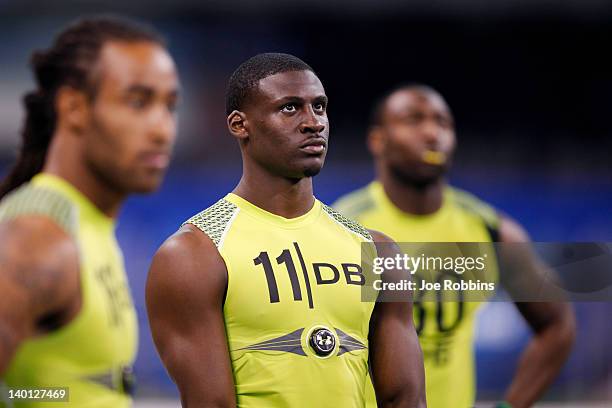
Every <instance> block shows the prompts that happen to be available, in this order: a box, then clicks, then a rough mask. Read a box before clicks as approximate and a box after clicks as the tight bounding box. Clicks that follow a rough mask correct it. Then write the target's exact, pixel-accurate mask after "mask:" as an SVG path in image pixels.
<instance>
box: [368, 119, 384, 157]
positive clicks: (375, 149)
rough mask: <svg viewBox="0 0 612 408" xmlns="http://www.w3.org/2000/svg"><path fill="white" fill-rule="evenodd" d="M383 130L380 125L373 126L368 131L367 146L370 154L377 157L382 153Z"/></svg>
mask: <svg viewBox="0 0 612 408" xmlns="http://www.w3.org/2000/svg"><path fill="white" fill-rule="evenodd" d="M384 138H385V135H384V131H383V130H382V128H381V127H380V126H373V127H372V128H370V131H369V132H368V148H369V149H370V153H372V156H374V157H379V156H380V155H382V153H383V149H384V145H385V140H384Z"/></svg>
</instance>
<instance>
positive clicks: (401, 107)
mask: <svg viewBox="0 0 612 408" xmlns="http://www.w3.org/2000/svg"><path fill="white" fill-rule="evenodd" d="M414 111H421V112H422V111H425V112H435V113H438V114H444V115H450V110H449V108H448V105H447V104H446V101H444V98H442V96H440V94H438V93H436V92H431V91H427V90H419V89H402V90H399V91H396V92H394V93H393V94H391V95H390V96H389V98H387V101H386V103H385V114H387V115H388V114H390V115H401V114H405V113H409V112H414Z"/></svg>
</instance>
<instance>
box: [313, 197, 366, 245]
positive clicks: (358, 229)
mask: <svg viewBox="0 0 612 408" xmlns="http://www.w3.org/2000/svg"><path fill="white" fill-rule="evenodd" d="M323 210H325V212H326V213H327V215H329V216H330V217H331V218H333V219H334V221H336V222H337V223H339V224H341V225H342V226H344V227H345V228H346V229H348V230H350V231H352V232H353V233H355V234H357V235H361V236H362V237H363V238H365V239H366V240H368V241H372V236H371V235H370V232H369V231H368V230H367V229H365V228H364V227H362V226H361V225H359V224H358V223H356V222H355V221H353V220H351V219H349V218H347V217H345V216H344V215H342V214H340V213H339V212H338V211H336V210H334V209H333V208H331V207H330V206H328V205H325V204H323Z"/></svg>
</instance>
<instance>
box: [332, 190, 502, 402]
mask: <svg viewBox="0 0 612 408" xmlns="http://www.w3.org/2000/svg"><path fill="white" fill-rule="evenodd" d="M334 208H335V209H336V210H338V211H339V212H340V213H342V214H343V215H346V216H347V217H349V218H352V219H354V220H356V221H357V222H359V223H360V224H362V225H364V226H365V227H367V228H370V229H374V230H378V231H381V232H383V233H384V234H387V235H389V236H390V237H391V238H392V239H393V240H394V241H396V242H398V243H402V242H423V243H427V242H490V241H497V224H498V217H497V215H496V213H495V211H494V210H493V209H492V208H491V207H490V206H488V205H487V204H485V203H483V202H481V201H480V200H478V199H476V198H475V197H473V196H472V195H470V194H468V193H465V192H462V191H460V190H457V189H454V188H451V187H447V188H446V189H445V191H444V199H443V204H442V207H441V208H440V209H439V210H438V211H436V212H435V213H433V214H428V215H412V214H407V213H405V212H403V211H401V210H400V209H399V208H397V207H396V206H395V205H394V204H393V203H392V202H391V201H390V200H389V198H388V197H387V196H386V194H385V192H384V189H383V187H382V185H381V184H380V183H379V182H372V183H370V184H369V185H368V186H366V187H364V188H362V189H360V190H357V191H354V192H352V193H350V194H348V195H346V196H344V197H341V198H340V199H339V200H338V201H337V202H336V203H335V204H334ZM480 305H481V303H478V302H441V303H436V302H421V303H418V302H415V304H414V307H413V311H414V313H413V314H414V323H415V327H416V329H417V332H418V334H419V341H420V343H421V348H422V350H423V356H424V362H425V380H426V391H427V406H428V407H433V408H451V407H452V408H466V407H472V406H473V404H474V398H475V373H474V356H473V348H472V347H473V346H472V342H473V333H474V326H475V315H476V311H477V309H478V307H479V306H480ZM367 393H368V397H367V399H368V405H367V406H368V407H375V406H376V401H375V397H374V393H373V390H372V387H371V385H370V386H369V389H368V391H367Z"/></svg>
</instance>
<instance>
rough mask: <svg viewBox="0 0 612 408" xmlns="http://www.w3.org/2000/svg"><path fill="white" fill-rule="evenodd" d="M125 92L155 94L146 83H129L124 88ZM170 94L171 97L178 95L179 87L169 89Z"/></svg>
mask: <svg viewBox="0 0 612 408" xmlns="http://www.w3.org/2000/svg"><path fill="white" fill-rule="evenodd" d="M125 92H126V93H138V94H146V95H153V94H155V89H154V88H153V87H151V86H148V85H143V84H133V85H130V86H129V87H128V88H127V89H126V90H125ZM170 95H171V96H173V97H178V95H179V88H174V89H172V90H171V91H170Z"/></svg>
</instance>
